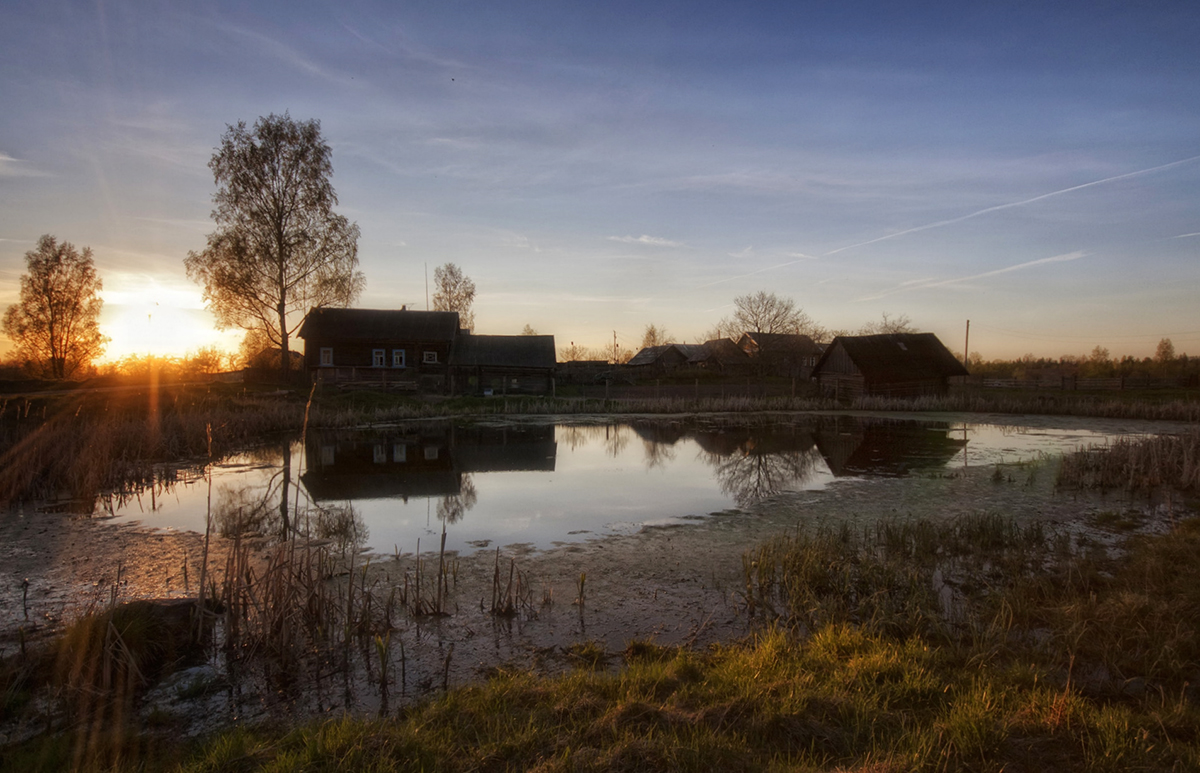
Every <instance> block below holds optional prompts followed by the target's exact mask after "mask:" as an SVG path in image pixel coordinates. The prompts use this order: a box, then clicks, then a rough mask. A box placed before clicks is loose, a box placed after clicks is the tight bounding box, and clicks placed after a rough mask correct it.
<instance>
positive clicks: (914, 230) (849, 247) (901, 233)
mask: <svg viewBox="0 0 1200 773" xmlns="http://www.w3.org/2000/svg"><path fill="white" fill-rule="evenodd" d="M1197 159H1200V156H1192V157H1190V158H1184V159H1181V160H1179V161H1172V162H1171V163H1169V164H1161V165H1159V166H1152V167H1150V168H1148V169H1138V170H1137V171H1135V172H1126V173H1125V174H1119V175H1115V176H1113V177H1105V178H1104V179H1103V180H1092V181H1091V182H1090V183H1083V184H1082V185H1072V186H1071V187H1070V188H1063V189H1062V190H1058V191H1051V192H1049V193H1043V194H1041V195H1040V196H1034V197H1033V198H1031V199H1023V200H1021V201H1011V202H1009V203H1007V204H997V205H996V206H994V207H986V208H984V209H981V210H978V211H976V212H971V213H970V214H966V215H962V216H961V217H953V218H950V219H949V220H939V221H937V222H936V223H929V224H927V225H919V226H917V227H916V228H909V229H907V230H905V231H897V232H896V233H893V234H888V235H887V236H880V237H878V238H876V239H868V240H867V241H865V242H859V243H858V244H848V245H846V246H845V247H838V248H837V249H836V250H830V251H829V252H826V253H822V255H821V257H823V258H827V257H829V256H830V255H836V254H838V253H839V252H845V251H846V250H852V249H854V248H855V247H866V246H867V245H868V244H877V243H878V242H883V241H887V240H888V239H895V238H898V237H900V236H907V235H908V234H913V233H917V232H919V231H928V230H929V229H931V228H941V227H942V226H947V225H954V224H955V223H961V222H962V221H964V220H970V219H971V218H973V217H979V216H980V215H986V214H988V213H991V212H999V211H1000V210H1004V209H1012V208H1013V207H1023V206H1025V205H1026V204H1032V203H1033V202H1035V201H1041V200H1042V199H1048V198H1050V197H1051V196H1061V195H1062V194H1064V193H1071V192H1072V191H1078V190H1083V189H1084V188H1091V187H1092V186H1093V185H1103V184H1104V183H1111V182H1115V181H1117V180H1126V179H1128V178H1130V177H1137V176H1139V175H1143V174H1150V173H1151V172H1159V171H1162V170H1163V169H1170V168H1171V167H1173V166H1179V165H1181V164H1187V163H1190V162H1192V161H1196V160H1197Z"/></svg>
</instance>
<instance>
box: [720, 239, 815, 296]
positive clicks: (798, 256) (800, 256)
mask: <svg viewBox="0 0 1200 773" xmlns="http://www.w3.org/2000/svg"><path fill="white" fill-rule="evenodd" d="M750 254H751V248H750V247H747V248H746V249H744V250H742V251H741V252H740V253H733V252H731V253H729V257H731V258H748V257H750ZM784 256H785V257H788V258H795V260H789V261H787V262H784V263H776V264H775V265H773V266H763V267H762V268H756V269H754V270H753V271H747V272H746V273H744V274H734V275H733V276H727V277H724V278H722V279H717V280H714V281H712V282H707V283H705V284H702V285H699V286H698V287H696V289H697V290H703V289H704V288H706V287H715V286H717V285H720V284H725V283H726V282H732V281H734V280H737V279H745V278H746V277H748V276H754V275H755V274H763V273H766V272H767V271H775V270H776V269H780V268H786V267H788V266H794V265H796V264H797V263H803V262H805V261H808V260H818V258H817V257H816V256H815V255H806V254H804V253H803V252H786V253H784Z"/></svg>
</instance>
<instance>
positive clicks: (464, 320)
mask: <svg viewBox="0 0 1200 773" xmlns="http://www.w3.org/2000/svg"><path fill="white" fill-rule="evenodd" d="M433 283H434V285H436V287H437V290H436V291H435V292H434V293H433V310H434V311H457V312H458V324H459V327H463V328H466V329H467V330H472V329H474V327H475V312H473V311H471V304H473V303H475V283H474V282H472V281H471V279H470V277H468V276H467V275H466V274H464V273H463V272H462V269H460V268H459V267H458V266H456V265H454V264H453V263H447V264H446V265H444V266H438V267H437V268H435V269H434V270H433Z"/></svg>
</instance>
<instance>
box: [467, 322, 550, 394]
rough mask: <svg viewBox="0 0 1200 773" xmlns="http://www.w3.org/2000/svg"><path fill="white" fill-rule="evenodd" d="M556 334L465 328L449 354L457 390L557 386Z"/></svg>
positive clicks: (524, 390) (540, 390)
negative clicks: (469, 330) (489, 332)
mask: <svg viewBox="0 0 1200 773" xmlns="http://www.w3.org/2000/svg"><path fill="white" fill-rule="evenodd" d="M556 364H557V362H556V357H555V354H554V336H526V335H519V336H493V335H474V334H472V333H466V332H463V333H461V334H460V335H459V336H458V340H457V341H455V343H454V351H453V353H452V354H451V355H450V373H451V380H452V383H451V387H450V391H451V392H453V393H454V394H487V393H489V392H490V393H491V394H494V395H500V394H547V393H549V392H551V391H553V389H554V369H555V366H556Z"/></svg>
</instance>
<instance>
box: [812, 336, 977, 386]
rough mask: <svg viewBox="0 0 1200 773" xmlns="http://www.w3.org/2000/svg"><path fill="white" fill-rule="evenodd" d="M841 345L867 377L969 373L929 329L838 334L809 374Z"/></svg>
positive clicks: (886, 378) (818, 369)
mask: <svg viewBox="0 0 1200 773" xmlns="http://www.w3.org/2000/svg"><path fill="white" fill-rule="evenodd" d="M839 344H840V345H841V346H842V348H843V349H845V350H846V354H847V355H849V356H850V359H851V360H853V361H854V364H855V365H856V366H857V367H858V369H859V371H861V372H862V374H863V376H864V377H865V378H866V379H867V380H868V381H880V382H902V381H920V380H922V379H927V378H931V377H933V378H944V377H949V376H967V375H970V374H969V373H968V372H967V369H966V368H964V367H963V365H962V363H961V362H959V361H958V360H956V359H955V358H954V355H953V354H951V353H950V350H949V349H947V348H946V347H945V345H944V344H942V342H941V341H939V340H938V337H937V336H935V335H934V334H933V333H886V334H882V335H872V336H838V337H837V338H835V339H833V342H832V343H831V344H829V348H827V349H826V350H825V353H824V354H823V355H821V359H820V360H818V361H817V365H816V367H815V368H813V374H814V375H816V374H819V373H820V372H821V369H822V367H823V366H824V365H825V361H826V360H828V359H829V356H830V355H831V354H832V353H833V352H834V351H835V350H837V348H838V345H839Z"/></svg>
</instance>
